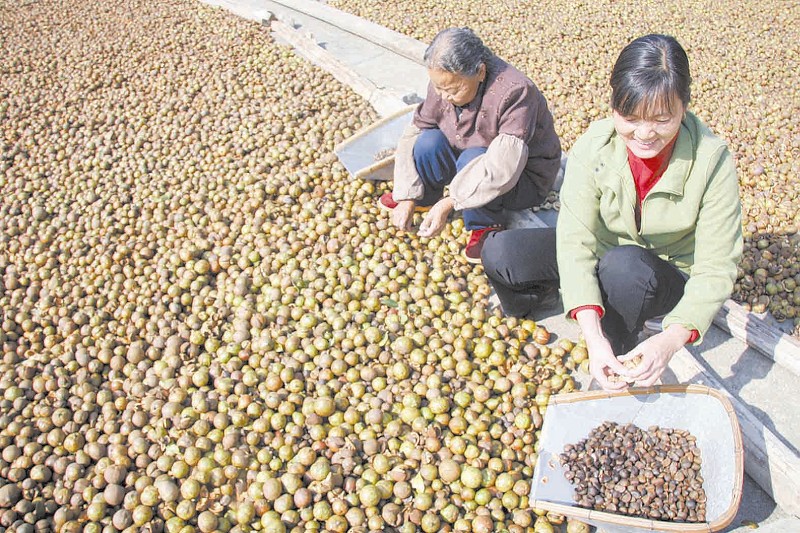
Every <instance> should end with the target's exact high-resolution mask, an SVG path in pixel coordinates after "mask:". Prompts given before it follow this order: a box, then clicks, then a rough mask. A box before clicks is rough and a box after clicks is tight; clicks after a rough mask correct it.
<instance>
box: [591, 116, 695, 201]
mask: <svg viewBox="0 0 800 533" xmlns="http://www.w3.org/2000/svg"><path fill="white" fill-rule="evenodd" d="M694 144H695V143H694V141H693V139H692V132H691V129H690V128H689V127H687V124H686V121H685V120H684V121H683V122H681V129H680V131H679V132H678V139H677V140H676V141H675V148H674V149H673V150H672V156H671V157H670V159H669V165H668V166H667V169H666V171H664V175H663V176H661V179H659V180H658V182H657V183H656V184H655V186H654V187H653V189H652V190H651V191H650V193H649V194H654V193H666V194H672V195H675V196H683V191H684V186H685V184H686V180H687V178H688V177H689V172H690V171H691V170H692V161H693V159H694ZM600 161H601V162H602V163H603V164H605V165H608V166H609V168H611V169H613V170H615V171H616V173H617V174H618V175H619V176H622V177H623V178H624V179H622V180H619V181H621V182H622V187H624V188H625V189H626V190H628V189H630V190H629V191H628V192H632V194H633V195H634V197H635V194H636V190H635V186H634V184H633V175H632V174H631V169H630V166H629V165H628V152H627V149H626V147H625V142H624V141H623V140H622V139H621V138H620V136H619V135H617V133H616V131H613V130H612V132H611V138H610V140H609V143H608V145H606V146H605V148H604V149H603V150H602V151H601V154H600Z"/></svg>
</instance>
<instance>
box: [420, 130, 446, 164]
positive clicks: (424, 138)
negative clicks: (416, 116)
mask: <svg viewBox="0 0 800 533" xmlns="http://www.w3.org/2000/svg"><path fill="white" fill-rule="evenodd" d="M452 150H453V149H452V147H451V146H450V142H449V141H448V140H447V137H446V136H445V134H444V133H442V130H440V129H438V128H432V129H427V130H422V133H421V134H420V136H419V137H417V141H416V142H415V143H414V151H413V153H414V160H415V161H420V160H424V159H426V158H430V157H436V156H439V155H440V154H441V153H442V152H445V151H452Z"/></svg>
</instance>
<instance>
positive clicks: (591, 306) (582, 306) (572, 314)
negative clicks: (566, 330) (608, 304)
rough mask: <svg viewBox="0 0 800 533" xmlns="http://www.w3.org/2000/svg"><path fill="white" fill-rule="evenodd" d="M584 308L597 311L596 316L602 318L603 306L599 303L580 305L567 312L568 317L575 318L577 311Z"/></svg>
mask: <svg viewBox="0 0 800 533" xmlns="http://www.w3.org/2000/svg"><path fill="white" fill-rule="evenodd" d="M584 309H593V310H595V311H596V312H597V316H599V317H600V318H603V308H602V307H600V306H599V305H580V306H578V307H576V308H575V309H573V310H572V311H570V312H569V317H570V318H571V319H572V320H575V315H577V314H578V311H583V310H584Z"/></svg>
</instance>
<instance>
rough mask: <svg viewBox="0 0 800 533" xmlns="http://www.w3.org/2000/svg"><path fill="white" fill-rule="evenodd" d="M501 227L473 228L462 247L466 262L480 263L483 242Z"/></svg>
mask: <svg viewBox="0 0 800 533" xmlns="http://www.w3.org/2000/svg"><path fill="white" fill-rule="evenodd" d="M501 229H502V228H497V227H495V228H482V229H476V230H473V231H472V233H471V234H470V236H469V242H467V246H466V247H465V248H464V258H466V260H467V263H472V264H478V263H480V262H481V250H483V243H484V241H486V237H488V236H489V235H491V234H492V233H494V232H495V231H500V230H501Z"/></svg>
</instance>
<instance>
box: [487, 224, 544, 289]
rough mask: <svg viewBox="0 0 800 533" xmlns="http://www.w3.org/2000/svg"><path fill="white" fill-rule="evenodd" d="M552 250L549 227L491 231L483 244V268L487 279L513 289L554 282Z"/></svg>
mask: <svg viewBox="0 0 800 533" xmlns="http://www.w3.org/2000/svg"><path fill="white" fill-rule="evenodd" d="M555 249H556V243H555V230H554V229H552V228H524V229H514V230H507V231H497V232H492V233H491V234H490V235H489V236H488V237H486V240H485V241H484V243H483V250H482V252H481V259H482V262H483V269H484V272H485V273H486V275H487V276H488V277H489V278H490V279H492V280H494V281H496V282H500V283H503V284H504V285H505V286H507V287H510V288H514V289H525V288H528V287H530V286H532V285H534V284H536V283H541V282H545V281H547V282H557V281H558V266H557V264H556V252H555Z"/></svg>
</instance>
